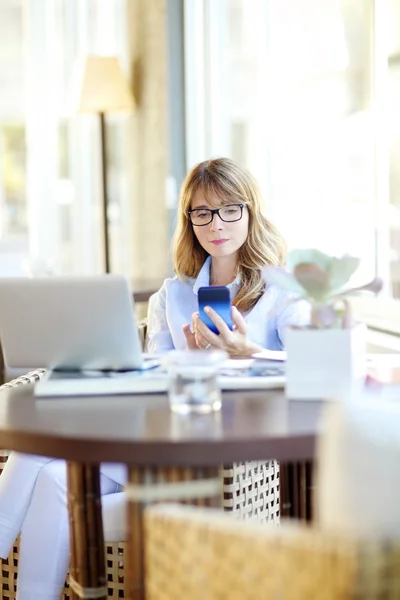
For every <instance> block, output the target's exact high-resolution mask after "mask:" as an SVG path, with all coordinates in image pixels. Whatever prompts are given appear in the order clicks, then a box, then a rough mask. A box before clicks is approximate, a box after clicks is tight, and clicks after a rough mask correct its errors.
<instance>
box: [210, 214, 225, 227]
mask: <svg viewBox="0 0 400 600" xmlns="http://www.w3.org/2000/svg"><path fill="white" fill-rule="evenodd" d="M222 227H223V221H222V219H220V217H219V216H218V215H217V213H215V215H213V220H212V221H211V223H210V229H211V231H218V229H222Z"/></svg>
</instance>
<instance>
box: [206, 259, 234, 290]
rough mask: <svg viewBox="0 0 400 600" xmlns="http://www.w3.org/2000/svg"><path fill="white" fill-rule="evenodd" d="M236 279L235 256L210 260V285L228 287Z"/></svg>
mask: <svg viewBox="0 0 400 600" xmlns="http://www.w3.org/2000/svg"><path fill="white" fill-rule="evenodd" d="M235 277H236V256H223V257H219V258H211V268H210V285H228V284H229V283H232V281H234V279H235Z"/></svg>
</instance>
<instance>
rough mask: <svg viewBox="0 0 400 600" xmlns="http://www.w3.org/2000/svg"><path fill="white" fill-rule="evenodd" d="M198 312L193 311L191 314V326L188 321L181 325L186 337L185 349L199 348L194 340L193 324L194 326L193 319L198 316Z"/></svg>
mask: <svg viewBox="0 0 400 600" xmlns="http://www.w3.org/2000/svg"><path fill="white" fill-rule="evenodd" d="M198 314H199V313H193V315H192V328H190V325H189V323H186V324H185V325H184V326H183V327H182V329H183V333H184V335H185V338H186V349H187V350H198V349H199V346H198V344H197V341H196V334H195V326H194V323H195V319H196V318H197V317H198ZM192 330H193V331H192Z"/></svg>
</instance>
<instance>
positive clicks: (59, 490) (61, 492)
mask: <svg viewBox="0 0 400 600" xmlns="http://www.w3.org/2000/svg"><path fill="white" fill-rule="evenodd" d="M66 490H67V464H66V462H65V461H64V460H53V461H51V462H49V463H48V464H46V465H44V467H43V468H42V469H41V471H40V473H39V475H38V478H37V481H36V489H35V494H38V493H39V494H40V493H43V495H44V496H45V497H46V496H47V498H48V499H49V501H50V498H51V494H52V493H54V492H56V494H57V496H59V497H61V498H62V499H63V500H64V499H65V496H66Z"/></svg>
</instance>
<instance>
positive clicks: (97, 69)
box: [74, 56, 135, 273]
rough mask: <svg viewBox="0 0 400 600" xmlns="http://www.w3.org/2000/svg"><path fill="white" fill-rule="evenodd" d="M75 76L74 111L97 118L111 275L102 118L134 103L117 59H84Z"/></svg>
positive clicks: (106, 260) (106, 252) (107, 269)
mask: <svg viewBox="0 0 400 600" xmlns="http://www.w3.org/2000/svg"><path fill="white" fill-rule="evenodd" d="M75 77H76V79H75V82H74V88H75V89H74V94H75V99H74V100H75V101H74V104H75V107H76V112H78V113H95V114H97V115H98V118H99V126H100V164H101V180H102V186H101V189H102V198H101V205H102V221H103V242H104V269H105V272H106V273H110V270H111V256H110V231H109V226H108V200H107V188H108V184H107V159H106V150H107V139H106V120H105V116H106V114H107V113H111V112H113V113H115V112H131V111H133V110H134V109H135V100H134V96H133V93H132V90H131V88H130V85H129V82H128V80H127V79H126V77H125V76H124V74H123V72H122V69H121V67H120V64H119V62H118V58H117V57H116V56H86V57H85V58H84V61H83V64H81V65H80V68H79V69H78V70H77V75H75Z"/></svg>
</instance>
